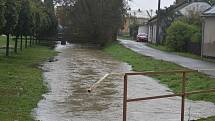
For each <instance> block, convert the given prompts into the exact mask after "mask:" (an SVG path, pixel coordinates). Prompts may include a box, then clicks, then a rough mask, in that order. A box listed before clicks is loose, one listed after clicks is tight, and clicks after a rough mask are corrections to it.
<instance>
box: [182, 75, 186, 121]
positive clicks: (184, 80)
mask: <svg viewBox="0 0 215 121" xmlns="http://www.w3.org/2000/svg"><path fill="white" fill-rule="evenodd" d="M181 91H182V92H181V94H182V95H181V98H182V99H181V121H184V109H185V96H186V95H185V92H186V72H183V79H182V90H181Z"/></svg>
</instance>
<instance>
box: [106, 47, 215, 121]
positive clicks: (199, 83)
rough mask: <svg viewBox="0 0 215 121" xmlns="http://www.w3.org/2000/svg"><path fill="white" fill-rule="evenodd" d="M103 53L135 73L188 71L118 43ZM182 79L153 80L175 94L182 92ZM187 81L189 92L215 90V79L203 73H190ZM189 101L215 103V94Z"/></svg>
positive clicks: (157, 77)
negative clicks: (126, 65)
mask: <svg viewBox="0 0 215 121" xmlns="http://www.w3.org/2000/svg"><path fill="white" fill-rule="evenodd" d="M103 51H105V52H106V53H108V54H110V55H111V56H113V57H114V58H116V59H118V60H120V61H124V62H127V63H128V64H130V65H132V67H133V70H134V71H138V72H143V71H172V70H187V69H186V68H184V67H181V66H179V65H176V64H173V63H170V62H166V61H162V60H155V59H153V58H151V57H146V56H143V55H141V54H138V53H135V52H133V51H131V50H130V49H127V48H125V47H123V46H122V45H120V44H118V43H113V44H110V45H108V46H107V47H106V48H104V49H103ZM181 77H182V74H171V75H169V74H166V75H156V76H153V78H156V79H159V80H160V83H162V84H165V85H167V86H168V87H169V88H170V89H172V90H173V91H174V92H175V93H177V92H180V91H181V80H182V78H181ZM187 80H188V83H187V87H186V90H187V91H194V90H204V89H209V88H215V79H214V78H210V77H209V76H207V75H205V74H202V73H198V72H194V73H190V74H188V75H187ZM188 99H191V100H203V101H209V102H213V103H215V93H209V94H196V95H192V96H189V97H188ZM205 121H207V120H205ZM209 121H210V120H209Z"/></svg>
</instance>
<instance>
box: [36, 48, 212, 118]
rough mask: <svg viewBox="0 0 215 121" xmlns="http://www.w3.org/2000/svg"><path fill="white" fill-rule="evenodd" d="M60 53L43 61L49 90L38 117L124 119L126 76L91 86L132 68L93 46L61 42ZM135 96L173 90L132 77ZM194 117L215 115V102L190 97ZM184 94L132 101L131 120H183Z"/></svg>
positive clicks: (138, 77) (38, 111) (130, 87)
mask: <svg viewBox="0 0 215 121" xmlns="http://www.w3.org/2000/svg"><path fill="white" fill-rule="evenodd" d="M56 50H57V51H59V52H61V53H60V54H59V55H58V56H57V57H56V58H57V59H58V61H56V62H52V63H50V62H47V63H45V64H44V67H43V68H44V70H48V71H45V72H44V79H45V82H47V84H48V87H49V90H50V91H49V92H48V93H47V94H45V95H44V99H43V100H41V101H40V102H39V104H38V108H36V109H35V111H34V112H35V113H34V115H35V118H36V119H37V120H42V121H121V120H122V95H123V93H122V92H123V83H122V82H123V80H122V79H123V78H122V77H120V76H110V77H108V78H107V79H106V80H105V81H104V82H102V83H101V85H100V86H99V87H98V88H97V89H96V91H94V92H93V93H90V94H89V93H88V92H87V88H89V86H90V85H92V84H93V83H95V82H96V81H97V80H98V79H100V78H101V77H102V76H103V75H105V74H107V73H113V72H128V71H129V70H130V69H131V67H130V66H129V65H127V64H125V63H121V62H118V61H116V60H113V59H112V58H111V57H109V56H108V55H106V54H104V53H103V52H101V51H99V50H95V49H93V48H92V47H86V46H85V47H83V46H80V45H66V46H61V45H58V46H57V47H56ZM128 92H129V93H128V96H129V97H130V98H136V97H144V96H155V95H160V94H171V91H170V90H169V89H168V88H167V87H166V86H164V85H161V84H159V83H158V81H155V80H153V79H152V78H149V77H144V76H133V77H129V90H128ZM186 104H187V106H186V107H187V112H186V119H188V108H189V107H191V112H192V113H191V114H190V115H191V116H192V119H196V118H199V117H207V116H211V115H213V114H215V106H214V104H212V103H206V102H191V101H187V102H186ZM179 118H180V98H179V97H175V98H167V99H161V100H152V101H146V102H138V103H129V104H128V119H129V121H179Z"/></svg>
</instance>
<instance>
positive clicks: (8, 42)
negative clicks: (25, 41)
mask: <svg viewBox="0 0 215 121" xmlns="http://www.w3.org/2000/svg"><path fill="white" fill-rule="evenodd" d="M9 39H10V35H9V34H7V44H6V56H9V49H10V48H9V46H10V40H9Z"/></svg>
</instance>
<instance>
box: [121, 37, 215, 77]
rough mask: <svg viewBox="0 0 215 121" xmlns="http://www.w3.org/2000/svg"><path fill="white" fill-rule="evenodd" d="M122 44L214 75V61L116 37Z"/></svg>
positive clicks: (150, 55) (160, 58) (141, 52)
mask: <svg viewBox="0 0 215 121" xmlns="http://www.w3.org/2000/svg"><path fill="white" fill-rule="evenodd" d="M118 40H119V41H120V43H121V44H122V45H124V46H125V47H127V48H130V49H131V50H133V51H135V52H137V53H140V54H143V55H145V56H149V57H152V58H154V59H158V60H164V61H168V62H172V63H175V64H178V65H181V66H183V67H186V68H189V69H192V70H199V72H202V73H205V74H207V75H209V76H212V77H215V63H212V62H207V61H202V60H197V59H192V58H188V57H182V56H179V55H175V54H173V53H168V52H164V51H160V50H157V49H154V48H151V47H148V46H147V45H146V43H140V42H135V41H131V40H123V39H118Z"/></svg>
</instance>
